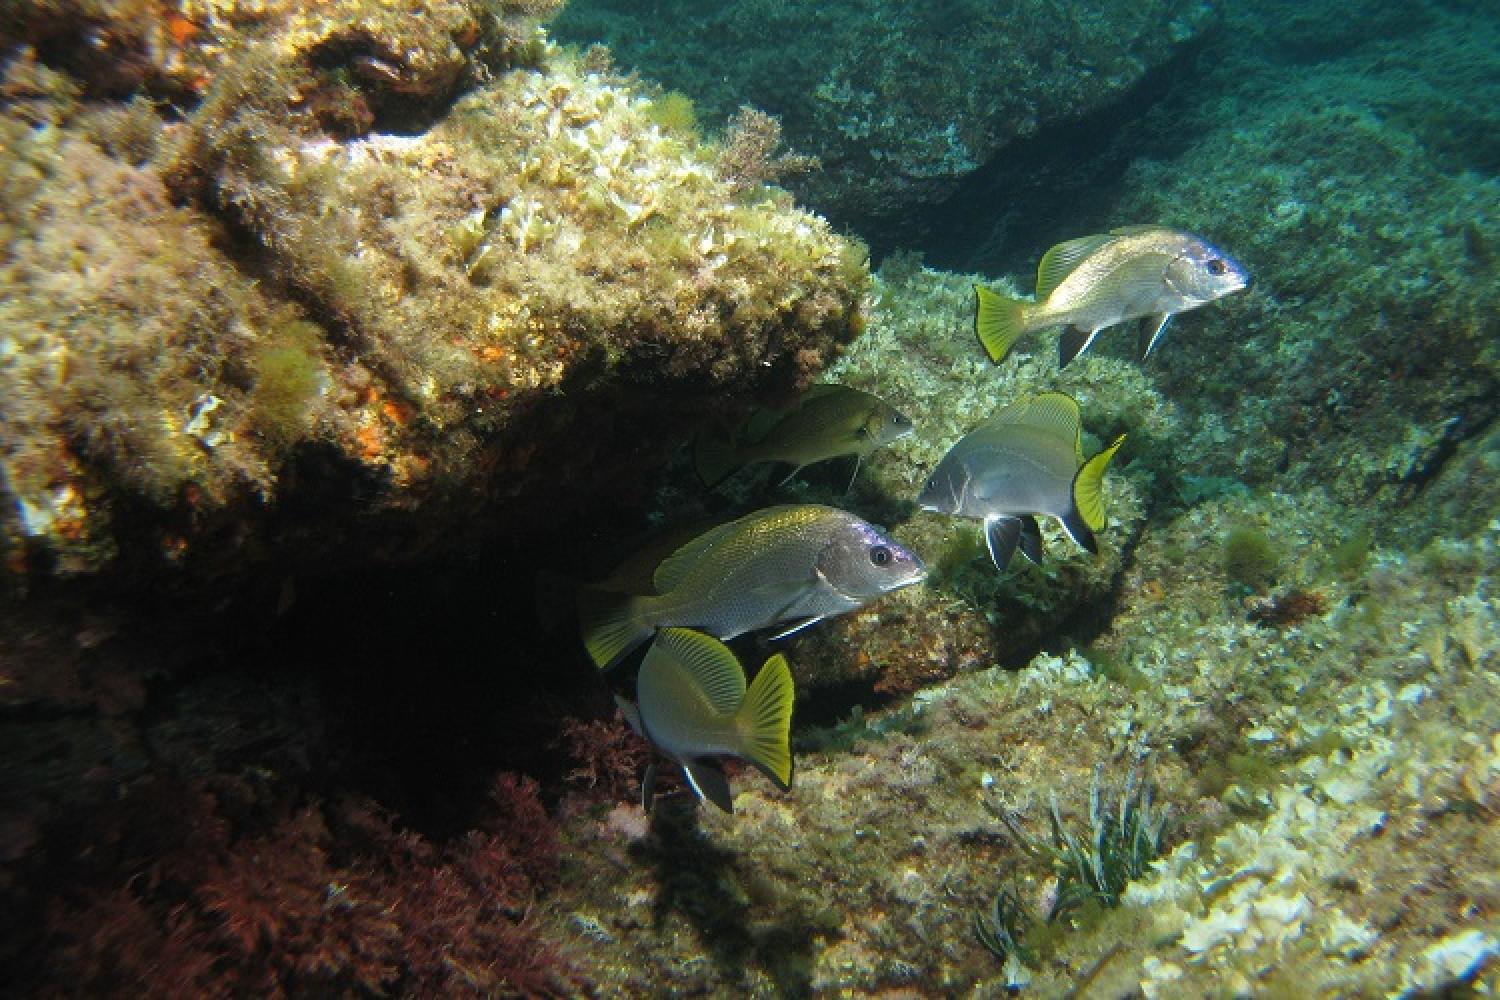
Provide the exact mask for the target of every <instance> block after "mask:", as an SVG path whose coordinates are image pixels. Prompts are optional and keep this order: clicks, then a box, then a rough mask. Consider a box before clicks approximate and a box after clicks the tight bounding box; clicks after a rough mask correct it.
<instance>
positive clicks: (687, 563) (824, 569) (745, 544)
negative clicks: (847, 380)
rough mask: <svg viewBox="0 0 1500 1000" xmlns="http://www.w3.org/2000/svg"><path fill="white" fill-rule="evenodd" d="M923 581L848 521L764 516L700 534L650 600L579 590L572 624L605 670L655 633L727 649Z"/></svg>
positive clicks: (813, 513)
mask: <svg viewBox="0 0 1500 1000" xmlns="http://www.w3.org/2000/svg"><path fill="white" fill-rule="evenodd" d="M926 574H927V570H926V567H925V566H923V565H922V560H920V559H918V558H917V557H916V556H915V555H913V554H912V553H911V552H909V551H907V550H906V549H904V548H902V547H901V546H900V545H898V544H896V543H895V542H893V541H891V539H889V538H887V537H886V536H885V535H884V534H882V533H881V532H880V531H879V529H877V528H876V527H875V526H874V525H871V524H869V523H867V522H865V521H863V520H861V519H860V518H858V517H855V516H854V515H853V514H850V513H848V512H847V511H842V510H837V509H835V508H833V507H824V506H820V505H818V504H794V505H787V506H781V507H769V508H766V509H765V510H759V511H756V512H755V513H753V514H747V515H745V516H744V517H742V518H740V519H739V520H737V521H731V522H729V523H728V524H723V525H720V526H719V527H717V528H713V529H711V530H709V531H707V532H704V533H703V534H702V535H699V536H698V537H697V538H695V539H693V540H692V541H690V542H688V543H687V544H686V545H684V546H682V548H680V549H678V550H677V551H676V552H674V553H673V554H672V555H671V556H669V557H667V558H666V559H665V560H663V561H662V563H661V564H660V565H659V566H658V567H657V569H656V573H655V575H654V580H653V583H654V587H655V590H656V593H655V594H637V593H620V592H615V591H610V590H606V589H602V588H599V587H586V588H583V589H581V590H580V591H579V595H578V612H579V624H580V626H581V628H582V632H583V641H584V645H585V646H586V647H587V648H588V651H589V656H590V657H592V659H593V661H594V663H595V664H596V665H597V666H598V667H599V668H600V669H607V668H609V667H611V666H613V665H614V664H616V663H618V662H619V661H620V660H621V659H623V658H624V657H625V655H626V654H627V653H629V652H630V651H631V650H632V649H634V648H635V647H636V646H639V645H640V644H641V643H643V642H645V641H646V640H647V639H650V638H651V636H652V634H653V633H654V632H655V631H656V630H657V629H658V628H665V627H668V626H684V627H688V628H697V629H701V630H703V631H704V632H707V633H709V634H710V635H713V636H717V637H718V638H720V639H730V638H733V637H734V636H737V635H740V634H741V633H744V632H749V631H752V630H754V629H760V628H767V627H769V626H772V625H778V624H782V623H794V624H793V625H792V627H791V628H789V629H787V630H786V631H784V632H782V633H780V635H789V634H790V633H792V632H795V631H797V630H798V629H801V628H805V627H806V626H808V625H811V624H813V623H814V622H817V621H821V620H822V619H824V618H827V617H830V616H832V615H839V614H843V613H844V612H846V611H853V610H855V609H856V608H860V607H863V606H864V605H865V604H868V603H869V602H870V601H872V600H874V599H875V598H877V597H879V596H880V595H881V594H884V593H886V592H888V591H892V590H897V589H899V588H901V587H907V586H910V585H911V584H914V583H918V582H920V581H921V580H922V579H923V578H924V577H925V576H926ZM778 637H779V636H778Z"/></svg>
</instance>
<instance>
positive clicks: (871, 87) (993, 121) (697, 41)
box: [557, 0, 1215, 245]
mask: <svg viewBox="0 0 1500 1000" xmlns="http://www.w3.org/2000/svg"><path fill="white" fill-rule="evenodd" d="M1214 21H1215V11H1214V8H1213V6H1212V5H1209V4H1201V3H1188V2H1179V0H1161V2H1149V3H1137V4H1130V5H1115V6H1113V7H1111V8H1109V9H1100V10H1097V11H1094V10H1091V11H1087V12H1075V11H1074V10H1073V9H1071V8H1070V7H1067V6H1065V5H1064V6H1059V5H1057V4H1050V3H1033V2H1028V0H1015V2H1006V3H1000V4H995V3H958V4H949V3H855V2H842V3H824V4H817V5H804V4H784V3H774V2H756V3H736V4H729V5H726V6H722V7H717V8H714V9H711V10H704V9H703V8H702V7H701V6H700V5H697V4H693V3H686V2H676V3H665V4H650V5H637V4H630V3H620V2H609V0H575V2H573V3H571V4H569V5H568V7H567V9H566V10H565V11H564V12H563V15H562V16H561V17H560V18H559V20H558V22H557V31H558V32H559V35H560V37H562V38H565V39H576V40H588V41H595V40H602V41H604V42H606V43H607V44H608V45H609V46H610V48H611V50H612V51H614V52H615V53H616V55H617V57H618V58H619V60H620V62H621V64H622V65H626V66H629V67H631V68H632V69H634V70H636V71H638V72H640V73H641V74H642V75H644V76H647V77H650V78H651V79H654V80H658V81H660V82H661V83H662V84H663V85H665V86H667V87H671V88H674V89H675V90H677V91H680V92H681V93H683V94H685V95H688V96H689V97H690V98H691V99H692V101H694V102H695V103H696V104H697V105H698V106H699V107H700V108H701V109H702V111H703V117H704V118H706V119H709V120H713V121H724V120H726V119H727V118H728V117H729V116H730V115H731V114H732V113H733V112H734V111H735V110H736V109H738V108H739V107H741V106H742V105H746V104H748V105H752V106H754V107H756V108H760V109H762V110H764V111H766V112H769V113H770V114H773V115H776V116H778V117H779V118H780V119H781V122H782V124H783V126H784V128H785V130H786V132H785V134H786V137H787V141H788V143H789V144H790V145H791V146H792V147H793V148H794V149H796V150H797V151H799V152H801V153H804V154H808V155H812V156H815V157H817V159H818V160H819V161H820V164H821V168H820V169H818V170H816V171H810V172H807V173H806V174H805V175H804V176H793V177H789V178H788V179H787V183H788V185H789V186H790V187H791V188H792V189H793V190H794V191H796V192H797V194H798V195H799V196H801V197H803V198H805V199H806V200H807V201H808V203H809V204H812V205H814V206H816V207H817V208H818V209H819V210H820V211H823V212H826V213H828V214H829V215H830V217H832V218H834V219H835V220H836V221H838V222H840V223H841V224H843V225H847V226H851V227H854V228H855V229H856V230H857V231H860V232H862V233H864V234H865V238H866V239H869V240H871V241H872V242H874V243H877V244H880V245H890V244H891V243H892V241H893V239H896V238H898V234H902V233H905V234H907V235H909V234H910V232H911V225H910V223H911V221H912V220H911V218H910V216H911V215H912V213H914V212H915V211H918V210H919V209H920V208H921V207H922V206H923V205H927V204H932V203H935V202H939V201H942V200H944V199H946V198H947V197H948V196H950V195H951V194H953V193H954V192H955V191H956V190H958V189H959V187H960V185H961V184H962V183H963V182H964V180H965V179H966V178H968V177H969V176H970V175H971V174H973V173H974V172H975V171H977V170H979V168H980V167H982V166H983V165H985V164H986V163H990V162H992V161H995V160H997V159H999V158H1002V157H1004V156H1007V155H1009V154H1010V149H1009V147H1011V146H1012V144H1014V143H1017V141H1018V140H1024V139H1026V138H1028V137H1031V136H1033V135H1035V134H1037V133H1039V132H1044V131H1046V130H1048V129H1049V128H1052V127H1056V126H1057V125H1059V124H1061V123H1065V122H1072V121H1076V120H1078V119H1081V118H1086V117H1088V116H1089V115H1090V114H1091V113H1093V112H1096V111H1100V110H1101V109H1104V108H1107V107H1109V106H1110V105H1111V104H1114V103H1117V102H1120V101H1122V100H1124V99H1126V98H1127V96H1128V95H1129V94H1130V93H1131V92H1132V90H1133V89H1134V88H1136V87H1138V86H1139V85H1141V83H1142V81H1143V80H1144V79H1145V78H1146V77H1147V76H1148V74H1150V73H1151V72H1152V71H1153V70H1156V69H1160V68H1161V67H1162V66H1163V65H1164V64H1166V63H1168V62H1170V61H1171V60H1172V59H1173V58H1175V57H1177V56H1180V55H1182V54H1183V53H1184V52H1186V51H1188V50H1190V49H1191V48H1192V47H1193V45H1194V43H1195V42H1197V41H1199V40H1201V38H1202V37H1203V36H1204V35H1205V34H1206V33H1208V32H1209V31H1210V29H1211V28H1212V26H1213V24H1214ZM789 40H791V41H790V42H789ZM726 53H730V54H732V55H730V56H729V57H728V58H726V57H725V54H726Z"/></svg>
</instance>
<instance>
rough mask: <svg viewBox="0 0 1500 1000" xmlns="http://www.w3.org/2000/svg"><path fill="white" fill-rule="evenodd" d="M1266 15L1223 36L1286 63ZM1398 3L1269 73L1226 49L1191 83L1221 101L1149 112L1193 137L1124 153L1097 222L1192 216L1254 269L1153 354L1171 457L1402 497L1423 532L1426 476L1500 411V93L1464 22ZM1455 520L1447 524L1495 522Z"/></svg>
mask: <svg viewBox="0 0 1500 1000" xmlns="http://www.w3.org/2000/svg"><path fill="white" fill-rule="evenodd" d="M1376 6H1378V5H1376ZM1299 9H1300V8H1299ZM1278 13H1281V14H1284V15H1286V16H1288V17H1294V16H1300V15H1297V14H1296V12H1294V11H1293V10H1292V9H1291V8H1290V7H1288V8H1275V9H1272V10H1270V11H1261V10H1258V9H1257V10H1255V11H1251V10H1249V9H1248V8H1247V9H1245V10H1235V11H1234V12H1232V14H1231V17H1232V19H1233V24H1234V27H1235V29H1236V31H1237V32H1238V33H1239V35H1240V36H1241V37H1242V38H1246V39H1256V38H1258V37H1259V33H1261V32H1266V33H1268V34H1267V35H1266V37H1264V38H1263V39H1261V41H1260V42H1258V43H1257V44H1263V45H1265V46H1266V52H1267V53H1270V54H1268V55H1264V56H1263V55H1261V54H1259V53H1258V52H1257V54H1256V55H1255V56H1254V57H1253V58H1256V59H1258V58H1278V59H1279V58H1287V57H1288V56H1287V54H1286V53H1284V52H1282V50H1281V49H1280V48H1279V45H1280V39H1281V37H1282V36H1281V35H1280V34H1275V35H1274V37H1272V36H1271V35H1270V34H1269V33H1270V32H1271V28H1270V27H1269V26H1270V25H1272V24H1274V23H1276V16H1277V14H1278ZM1385 16H1390V17H1396V16H1400V17H1403V18H1405V17H1407V16H1408V15H1407V12H1406V11H1404V10H1402V11H1399V12H1398V11H1397V10H1396V9H1395V8H1391V9H1390V10H1389V11H1387V14H1386V15H1385ZM1411 17H1412V18H1413V20H1412V22H1411V26H1410V27H1411V30H1410V32H1409V33H1403V34H1401V35H1400V36H1399V41H1398V40H1397V39H1396V38H1371V37H1366V29H1367V28H1368V25H1367V24H1365V23H1363V22H1361V23H1359V24H1358V26H1357V27H1356V26H1354V25H1351V26H1350V27H1349V28H1348V30H1349V31H1351V32H1353V39H1351V40H1350V41H1349V43H1348V44H1346V45H1345V46H1344V47H1341V48H1336V49H1334V50H1331V51H1330V52H1329V53H1328V54H1327V58H1325V59H1324V60H1323V61H1320V62H1316V63H1314V64H1313V65H1311V66H1309V67H1305V68H1303V69H1302V70H1301V71H1300V72H1297V73H1294V74H1289V75H1284V76H1276V77H1274V78H1268V77H1264V76H1260V77H1257V76H1255V75H1254V72H1253V67H1254V65H1255V64H1254V63H1253V62H1251V58H1252V57H1251V56H1249V55H1248V54H1247V51H1246V49H1245V48H1240V47H1226V51H1225V53H1224V58H1222V59H1219V60H1215V61H1213V62H1212V63H1209V64H1208V65H1211V66H1212V67H1213V69H1212V70H1211V71H1210V76H1209V79H1208V80H1206V81H1204V83H1203V84H1202V85H1201V87H1200V89H1206V90H1211V91H1217V92H1218V93H1220V95H1221V96H1220V97H1218V99H1216V100H1214V101H1211V102H1207V103H1198V102H1196V101H1195V100H1188V99H1187V98H1185V97H1182V98H1178V100H1177V101H1176V102H1173V106H1172V107H1170V108H1164V109H1163V111H1162V116H1163V117H1162V120H1161V121H1160V122H1158V125H1159V126H1160V127H1163V128H1170V129H1171V131H1172V134H1173V135H1174V136H1182V135H1189V136H1192V137H1193V138H1192V140H1191V141H1190V142H1189V143H1188V144H1187V145H1186V147H1185V148H1183V149H1182V150H1181V151H1180V153H1179V154H1178V155H1177V156H1176V157H1174V158H1173V160H1172V161H1171V162H1170V164H1169V163H1167V162H1164V161H1159V160H1146V159H1142V160H1140V161H1138V162H1136V163H1135V164H1134V165H1133V166H1132V167H1131V169H1130V170H1129V172H1128V173H1127V174H1126V176H1125V179H1124V190H1123V193H1122V197H1121V198H1120V200H1119V202H1118V203H1117V204H1116V206H1115V212H1116V216H1115V217H1116V218H1118V219H1121V220H1127V219H1128V220H1138V219H1150V220H1153V221H1163V222H1170V223H1178V224H1183V225H1187V226H1189V227H1196V228H1198V229H1200V230H1202V231H1204V232H1206V233H1209V234H1211V236H1212V237H1213V238H1214V239H1216V240H1218V241H1219V242H1221V243H1222V245H1224V246H1225V247H1227V248H1229V249H1230V250H1231V251H1232V252H1233V253H1234V254H1236V255H1237V257H1238V259H1240V260H1242V261H1243V262H1244V263H1245V265H1246V267H1247V268H1248V269H1249V270H1250V272H1251V273H1252V274H1253V275H1254V276H1255V282H1256V284H1255V287H1254V288H1253V289H1252V290H1251V292H1250V293H1249V294H1247V295H1244V296H1239V297H1236V298H1234V299H1229V300H1226V301H1225V303H1224V304H1223V305H1222V306H1221V307H1220V306H1216V307H1215V308H1213V309H1210V310H1204V311H1203V312H1202V313H1199V314H1194V315H1193V316H1192V317H1184V319H1183V320H1181V321H1180V322H1178V323H1176V324H1174V330H1173V332H1172V333H1170V334H1168V339H1167V341H1166V343H1165V345H1164V347H1163V348H1162V349H1161V350H1159V351H1157V352H1156V354H1155V355H1154V356H1153V364H1154V365H1155V366H1156V368H1157V371H1158V372H1159V373H1160V375H1159V378H1160V382H1161V384H1162V387H1163V389H1164V391H1166V392H1167V393H1169V394H1170V395H1172V396H1173V397H1174V398H1175V399H1177V400H1179V402H1180V405H1181V406H1182V407H1183V410H1184V414H1185V419H1186V421H1187V423H1188V425H1189V426H1191V427H1192V428H1193V432H1192V433H1191V434H1190V435H1189V436H1188V437H1187V438H1186V439H1185V440H1184V441H1183V442H1182V449H1181V452H1180V454H1181V456H1182V459H1183V462H1184V465H1185V466H1186V467H1191V468H1192V469H1193V471H1195V472H1197V473H1198V474H1200V475H1201V474H1212V475H1219V476H1226V477H1230V478H1234V479H1238V480H1242V481H1244V482H1251V483H1271V482H1276V483H1280V484H1283V485H1285V486H1289V487H1290V486H1293V485H1296V486H1307V485H1309V484H1313V483H1317V484H1320V485H1322V486H1323V487H1325V488H1326V489H1327V490H1328V491H1329V492H1330V494H1331V495H1332V496H1334V497H1335V498H1337V499H1339V500H1341V501H1343V502H1345V503H1348V504H1350V506H1351V509H1354V510H1359V509H1363V510H1366V511H1373V510H1376V509H1378V510H1380V511H1381V512H1382V513H1384V514H1386V515H1389V514H1391V513H1392V512H1394V511H1397V510H1401V509H1403V508H1408V505H1409V504H1410V505H1411V506H1410V508H1409V509H1410V510H1411V512H1412V515H1413V516H1412V518H1411V521H1410V523H1409V524H1406V525H1403V528H1402V530H1414V531H1416V532H1418V533H1419V534H1421V535H1423V536H1425V535H1426V534H1427V533H1428V532H1429V531H1430V528H1429V527H1428V526H1426V525H1424V524H1423V523H1422V522H1423V521H1424V520H1425V518H1424V517H1423V510H1424V509H1425V508H1424V504H1423V501H1422V492H1423V490H1424V489H1425V487H1426V486H1427V484H1428V483H1429V482H1430V481H1431V480H1432V479H1433V478H1434V477H1435V476H1437V475H1438V474H1439V473H1440V471H1441V470H1442V468H1443V466H1444V463H1445V462H1447V461H1448V460H1449V458H1450V457H1451V456H1453V455H1454V454H1455V453H1457V451H1458V450H1459V448H1460V446H1461V445H1462V444H1463V443H1464V442H1466V441H1468V440H1469V439H1471V438H1474V437H1477V436H1482V435H1483V434H1484V433H1485V432H1486V429H1487V428H1488V427H1490V426H1491V424H1492V422H1493V421H1494V419H1495V417H1496V415H1497V414H1500V408H1497V405H1496V401H1497V400H1500V351H1497V347H1496V345H1497V344H1500V320H1497V317H1500V254H1497V253H1496V252H1495V251H1494V248H1493V246H1492V244H1493V237H1492V236H1491V235H1490V234H1491V233H1492V232H1493V231H1494V229H1495V221H1496V220H1497V219H1500V183H1497V181H1496V178H1495V176H1494V168H1495V166H1496V164H1497V163H1500V145H1497V143H1496V141H1495V139H1494V136H1495V135H1496V134H1500V131H1497V130H1500V117H1497V115H1496V113H1495V108H1496V106H1497V98H1500V91H1497V89H1496V86H1495V83H1494V77H1493V74H1492V73H1490V72H1489V67H1491V65H1492V59H1493V57H1492V46H1491V45H1490V44H1489V41H1487V40H1486V38H1487V36H1486V35H1485V34H1484V27H1483V26H1482V25H1481V23H1480V22H1482V21H1483V19H1479V21H1476V20H1475V19H1474V17H1473V16H1472V15H1469V14H1466V13H1465V12H1463V11H1462V10H1459V9H1457V8H1455V9H1442V8H1438V7H1432V8H1426V7H1424V8H1421V9H1419V10H1417V9H1414V10H1413V11H1412V12H1411ZM1323 26H1324V28H1325V29H1327V27H1328V26H1327V24H1326V23H1325V24H1324V25H1323ZM1354 39H1357V41H1358V44H1355V42H1354ZM1247 48H1248V47H1247ZM1272 54H1273V55H1272ZM1206 62H1207V61H1206ZM1439 65H1441V66H1442V67H1443V69H1442V70H1441V71H1438V70H1437V69H1436V67H1437V66H1439ZM1246 80H1249V81H1254V82H1253V83H1250V84H1247V85H1245V86H1243V87H1241V86H1240V85H1239V81H1246ZM1460 93H1461V94H1463V95H1464V96H1463V97H1462V98H1459V97H1456V96H1454V95H1456V94H1460ZM1189 109H1191V110H1189ZM1168 122H1169V124H1168ZM1106 346H1107V345H1106ZM1491 506H1492V505H1491ZM1471 514H1472V515H1473V516H1471V517H1470V518H1469V520H1468V521H1467V522H1466V523H1463V524H1455V525H1454V527H1455V528H1456V530H1458V531H1460V532H1463V533H1466V532H1469V531H1472V530H1474V529H1475V528H1477V527H1480V526H1482V525H1483V523H1484V522H1485V521H1487V520H1488V519H1489V517H1491V516H1492V513H1491V510H1490V509H1489V508H1486V507H1485V506H1484V505H1482V504H1475V505H1474V507H1473V508H1472V510H1471Z"/></svg>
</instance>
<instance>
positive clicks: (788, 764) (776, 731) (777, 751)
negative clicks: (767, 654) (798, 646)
mask: <svg viewBox="0 0 1500 1000" xmlns="http://www.w3.org/2000/svg"><path fill="white" fill-rule="evenodd" d="M793 689H794V685H793V684H792V668H791V667H789V666H788V665H787V662H786V657H785V656H783V655H781V654H780V653H777V654H776V655H775V656H773V657H771V658H770V659H769V660H767V661H766V665H765V666H763V667H761V668H760V673H758V674H756V675H755V680H753V681H751V682H750V689H749V690H748V691H746V692H745V700H744V701H743V702H742V703H741V704H740V708H739V711H738V712H736V713H735V718H734V722H735V729H736V730H738V732H739V734H740V744H741V746H740V755H741V756H742V757H744V758H745V759H746V760H748V761H749V762H750V763H752V764H754V765H755V766H756V767H758V768H760V769H761V770H762V771H763V772H765V775H766V777H768V778H770V779H771V780H772V781H773V782H775V783H776V787H778V788H780V789H781V790H782V791H783V792H784V791H786V790H787V789H789V788H791V787H792V744H791V731H792V692H793Z"/></svg>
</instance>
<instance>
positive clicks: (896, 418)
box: [891, 413, 911, 427]
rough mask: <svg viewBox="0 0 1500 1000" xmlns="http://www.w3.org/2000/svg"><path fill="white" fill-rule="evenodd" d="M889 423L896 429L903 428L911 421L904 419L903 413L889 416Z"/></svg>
mask: <svg viewBox="0 0 1500 1000" xmlns="http://www.w3.org/2000/svg"><path fill="white" fill-rule="evenodd" d="M891 423H893V424H895V425H896V426H897V427H905V426H906V425H907V424H909V423H911V421H910V420H908V419H907V418H906V414H904V413H893V414H891Z"/></svg>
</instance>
